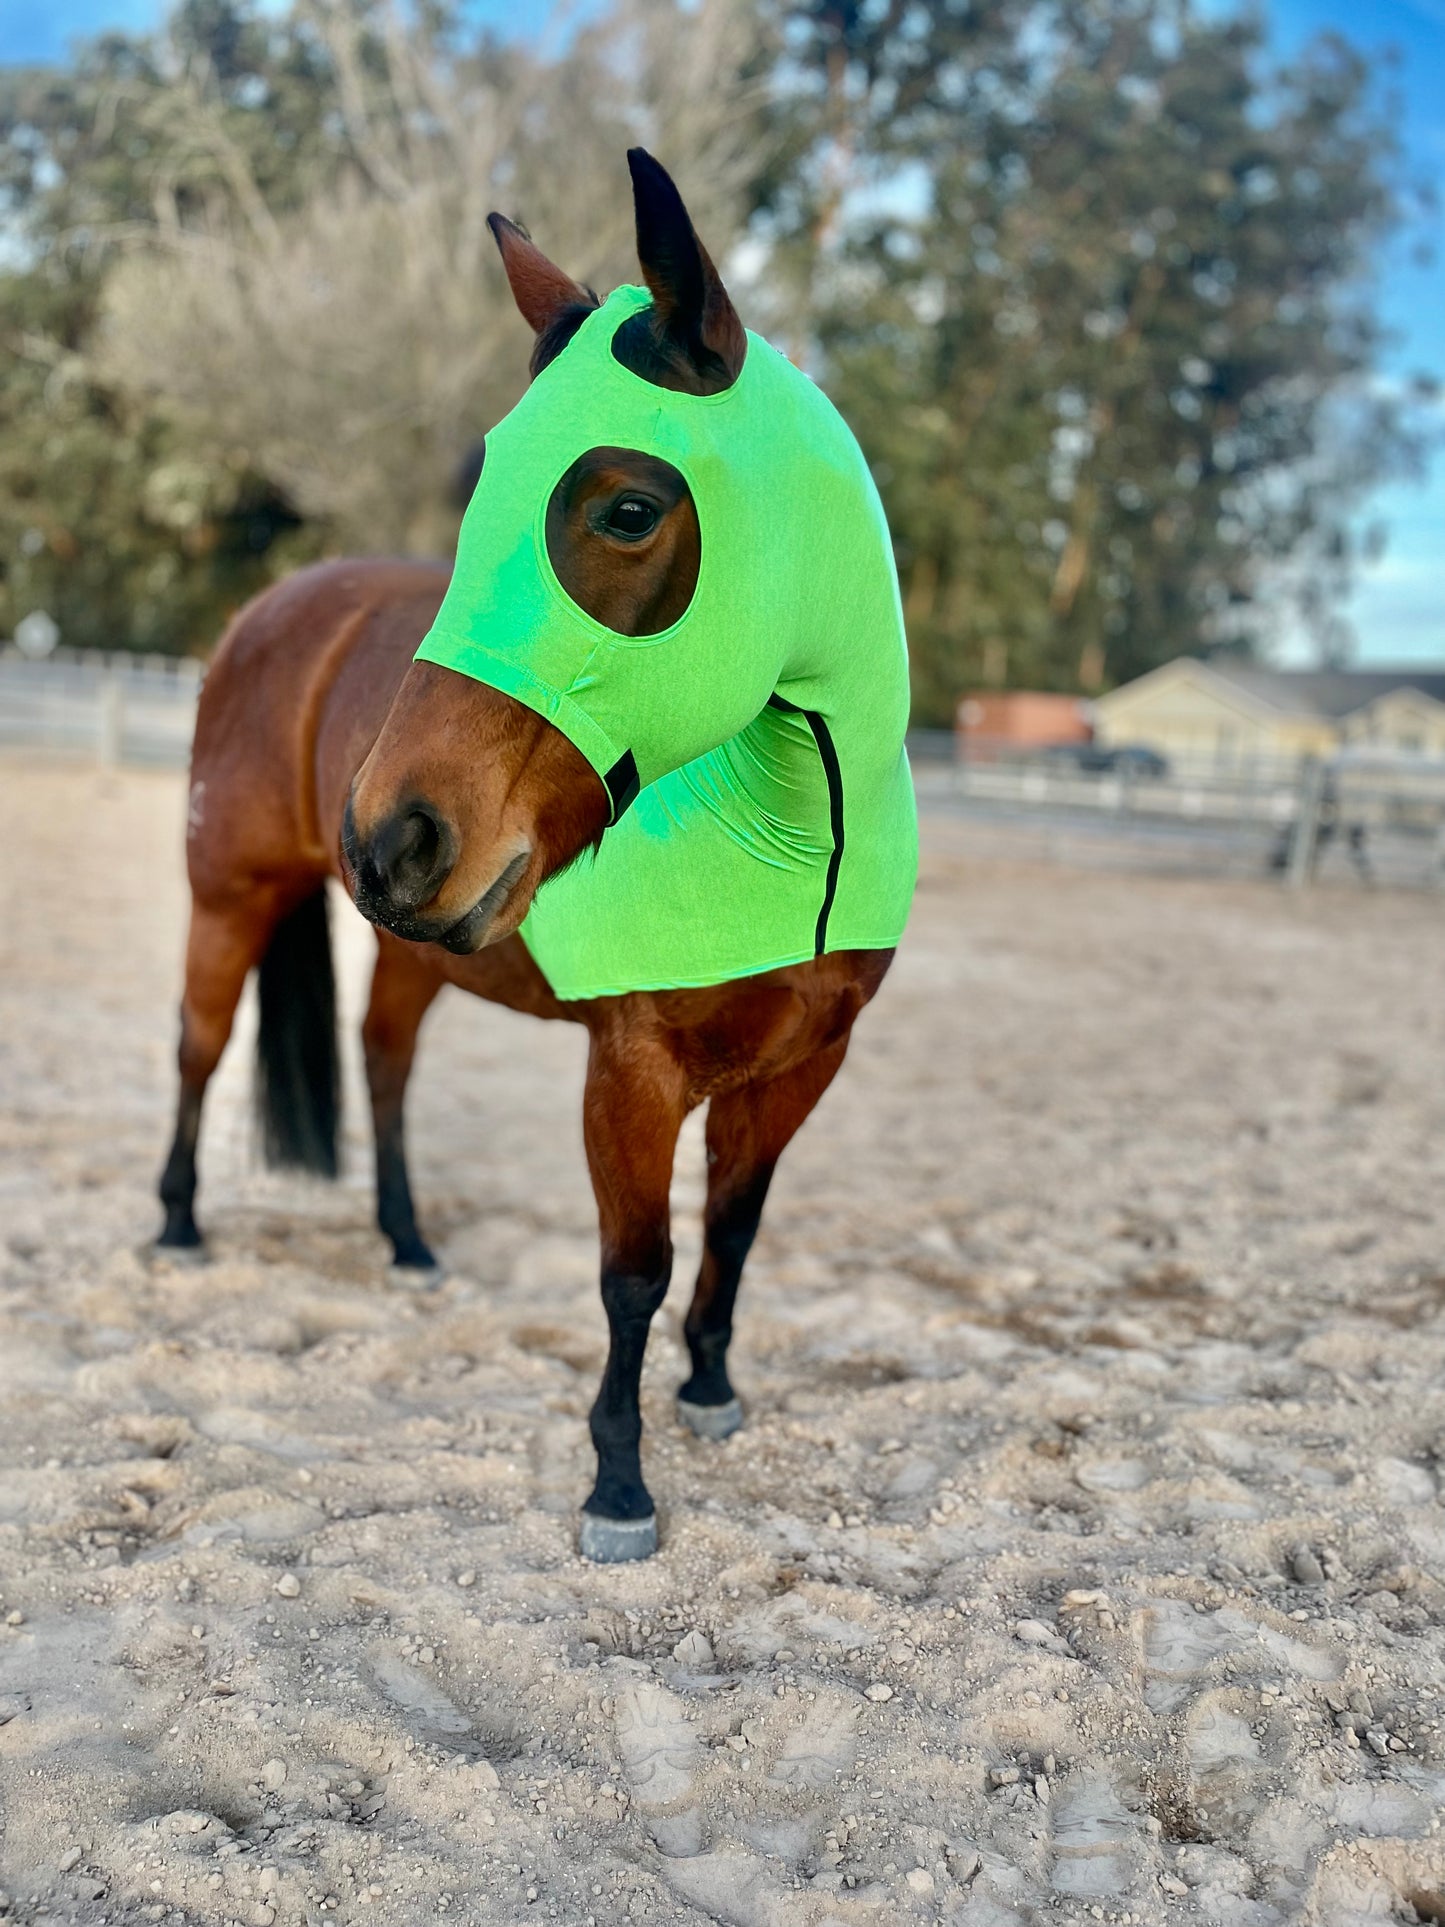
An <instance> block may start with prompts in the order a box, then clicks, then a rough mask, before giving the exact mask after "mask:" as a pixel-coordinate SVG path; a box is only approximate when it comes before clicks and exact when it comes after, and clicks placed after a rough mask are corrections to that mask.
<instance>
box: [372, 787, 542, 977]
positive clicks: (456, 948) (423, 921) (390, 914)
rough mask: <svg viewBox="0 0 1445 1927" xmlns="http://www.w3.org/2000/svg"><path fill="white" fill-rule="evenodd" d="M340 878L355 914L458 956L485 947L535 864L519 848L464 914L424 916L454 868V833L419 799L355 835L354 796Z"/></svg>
mask: <svg viewBox="0 0 1445 1927" xmlns="http://www.w3.org/2000/svg"><path fill="white" fill-rule="evenodd" d="M341 853H342V858H343V866H342V867H343V878H344V881H345V882H346V885H347V888H348V889H349V890H350V892H351V896H352V900H353V901H354V902H355V904H356V907H357V909H358V910H359V911H360V912H361V914H362V915H363V916H364V917H365V918H367V919H368V921H369V922H371V923H374V924H377V925H378V926H379V927H380V928H381V929H383V930H389V931H390V932H391V934H392V935H393V936H394V937H402V938H404V939H405V940H406V941H407V942H408V943H439V944H441V945H442V946H443V947H444V948H445V949H447V950H450V951H452V952H453V953H454V954H455V955H456V956H459V957H465V956H469V955H470V954H471V952H472V951H474V950H480V949H481V947H482V945H483V944H484V943H485V942H486V940H487V931H488V929H489V928H490V926H491V925H492V923H493V922H494V921H495V920H496V918H497V916H498V914H499V912H500V911H501V910H502V908H503V906H504V905H505V903H506V901H507V899H508V897H509V896H510V895H511V893H512V891H513V889H514V888H515V887H516V885H517V883H518V881H519V880H520V878H521V876H522V873H523V872H524V871H525V869H526V868H527V865H528V864H529V863H530V862H531V860H532V852H531V849H530V847H528V848H526V849H523V850H519V851H518V852H517V853H516V854H515V855H514V856H513V857H512V858H511V860H510V862H508V864H507V866H506V868H505V869H504V870H503V871H502V872H501V874H500V875H499V876H498V877H496V878H495V879H494V880H493V881H492V883H490V884H489V885H488V886H487V888H486V889H485V890H484V891H483V892H482V894H481V896H480V897H479V898H478V899H477V901H476V902H475V903H474V904H473V905H472V907H471V909H470V910H468V911H467V912H466V913H465V914H464V915H463V916H460V917H456V918H451V917H448V916H446V915H441V916H438V915H436V914H435V913H433V914H432V915H430V916H428V915H425V914H422V907H423V905H425V904H428V903H431V902H432V901H433V900H434V899H435V897H436V896H437V894H438V892H439V891H440V890H441V889H442V887H443V885H444V884H445V883H446V881H447V879H448V878H449V877H450V876H451V874H452V871H453V870H454V869H455V868H456V863H457V857H458V854H459V846H458V840H457V835H456V832H455V831H454V830H453V829H452V826H451V825H450V824H449V823H448V822H447V820H446V819H445V817H443V816H442V815H441V814H440V812H439V811H437V810H436V809H434V808H433V807H432V806H431V805H430V804H429V803H427V802H426V801H425V800H424V799H420V798H414V799H412V800H411V801H409V802H407V803H405V804H403V805H402V806H401V807H400V808H398V809H397V810H395V811H393V812H392V813H391V814H390V815H389V816H386V817H383V818H382V820H381V822H380V823H379V824H377V825H376V827H375V828H374V829H372V830H370V831H369V832H368V833H367V834H366V835H365V836H362V835H361V833H360V832H359V831H358V830H357V827H356V816H355V812H354V810H353V808H352V801H351V798H350V797H348V798H347V802H346V809H345V812H344V813H343V816H342V819H341Z"/></svg>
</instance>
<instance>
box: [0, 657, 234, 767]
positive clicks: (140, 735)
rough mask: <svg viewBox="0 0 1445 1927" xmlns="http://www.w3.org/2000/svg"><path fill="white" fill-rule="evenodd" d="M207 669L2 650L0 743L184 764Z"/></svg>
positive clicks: (172, 662) (163, 660)
mask: <svg viewBox="0 0 1445 1927" xmlns="http://www.w3.org/2000/svg"><path fill="white" fill-rule="evenodd" d="M203 674H204V671H203V668H202V665H201V664H200V663H198V662H195V661H192V660H190V659H189V658H176V657H173V656H134V655H129V654H126V653H124V652H122V651H114V652H104V653H103V652H101V651H99V650H88V649H87V650H78V649H68V650H62V649H57V650H56V652H55V653H54V655H52V656H47V657H45V658H44V660H43V661H40V662H36V661H33V660H32V659H31V658H30V657H28V656H23V655H21V653H20V651H19V650H18V649H0V743H9V744H22V745H30V746H34V747H36V748H45V749H68V750H74V751H76V752H78V753H81V754H87V753H88V754H90V755H92V756H94V757H96V758H97V759H98V761H100V762H101V763H105V764H113V763H143V764H150V765H153V766H156V767H162V768H177V767H178V768H182V769H183V768H184V767H185V766H186V764H187V762H188V761H189V760H190V753H191V735H192V732H193V730H194V729H195V724H196V694H197V691H198V690H199V689H200V686H201V678H202V675H203Z"/></svg>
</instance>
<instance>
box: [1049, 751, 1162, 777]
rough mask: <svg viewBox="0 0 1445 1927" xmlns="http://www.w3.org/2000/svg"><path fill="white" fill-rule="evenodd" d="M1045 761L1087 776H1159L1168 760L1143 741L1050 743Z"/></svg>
mask: <svg viewBox="0 0 1445 1927" xmlns="http://www.w3.org/2000/svg"><path fill="white" fill-rule="evenodd" d="M1044 755H1045V757H1046V758H1047V760H1048V761H1049V762H1051V763H1055V764H1067V765H1068V766H1069V767H1070V768H1073V769H1078V770H1085V771H1087V772H1088V774H1089V775H1091V776H1106V775H1107V776H1133V777H1161V776H1167V775H1168V774H1169V759H1168V758H1167V757H1165V756H1161V755H1160V754H1159V752H1158V750H1157V749H1149V748H1148V747H1147V746H1146V745H1145V744H1143V743H1122V744H1120V745H1119V747H1118V748H1117V749H1108V748H1106V747H1105V746H1104V745H1103V744H1102V743H1053V744H1051V745H1050V746H1049V748H1048V749H1046V750H1045V751H1044Z"/></svg>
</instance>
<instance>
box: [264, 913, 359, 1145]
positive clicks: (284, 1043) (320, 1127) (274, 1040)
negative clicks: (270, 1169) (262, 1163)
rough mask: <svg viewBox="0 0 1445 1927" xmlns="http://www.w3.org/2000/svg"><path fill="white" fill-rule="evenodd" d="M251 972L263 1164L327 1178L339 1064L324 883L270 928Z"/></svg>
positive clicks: (337, 1111)
mask: <svg viewBox="0 0 1445 1927" xmlns="http://www.w3.org/2000/svg"><path fill="white" fill-rule="evenodd" d="M257 974H258V977H259V980H260V992H261V1028H260V1032H259V1034H258V1036H257V1039H256V1111H257V1115H258V1116H259V1118H260V1123H261V1135H262V1141H263V1143H264V1146H265V1151H266V1162H267V1164H269V1165H272V1166H278V1165H280V1166H289V1167H290V1168H292V1169H295V1170H301V1171H314V1172H316V1174H317V1175H318V1176H319V1177H323V1178H334V1177H335V1176H336V1175H337V1172H338V1171H339V1169H340V1164H341V1159H340V1150H339V1143H338V1139H339V1126H340V1122H341V1060H340V1057H339V1055H338V1053H337V1048H336V983H335V979H334V977H333V975H332V970H331V932H330V929H329V927H328V925H327V919H326V886H325V885H324V884H323V885H322V886H321V888H320V889H319V890H317V891H316V892H315V894H314V895H313V896H309V897H307V898H306V899H305V901H304V902H302V903H298V904H297V906H296V908H295V909H294V910H292V911H291V912H290V914H289V915H287V916H285V917H283V918H282V919H281V921H280V923H278V924H277V926H276V929H275V933H274V934H273V936H272V938H271V942H270V944H269V946H268V947H267V950H266V954H265V956H264V957H263V958H262V959H261V968H260V970H259V972H258V973H257Z"/></svg>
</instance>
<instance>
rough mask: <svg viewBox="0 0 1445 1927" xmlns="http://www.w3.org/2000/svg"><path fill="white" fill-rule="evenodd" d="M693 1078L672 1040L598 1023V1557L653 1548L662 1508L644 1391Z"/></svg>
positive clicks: (591, 1065)
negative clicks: (603, 1347)
mask: <svg viewBox="0 0 1445 1927" xmlns="http://www.w3.org/2000/svg"><path fill="white" fill-rule="evenodd" d="M687 1110H688V1102H687V1091H686V1083H685V1079H684V1077H683V1073H682V1071H681V1069H680V1067H679V1066H678V1065H677V1064H676V1063H675V1062H674V1060H673V1058H672V1057H671V1055H670V1053H669V1052H668V1050H667V1049H666V1047H665V1045H662V1044H660V1043H654V1042H650V1041H649V1042H644V1041H640V1040H638V1039H636V1038H634V1039H633V1040H631V1041H627V1040H624V1039H623V1038H622V1037H621V1036H620V1035H619V1036H618V1037H616V1038H611V1037H608V1036H602V1037H599V1036H598V1035H596V1034H594V1036H593V1040H592V1053H591V1057H590V1059H589V1062H588V1067H587V1089H586V1096H585V1098H584V1100H583V1132H584V1136H585V1139H586V1145H587V1163H588V1168H589V1170H590V1171H591V1174H592V1188H593V1191H594V1192H595V1193H596V1197H597V1216H598V1225H599V1229H600V1232H601V1240H602V1303H603V1307H604V1308H605V1310H606V1312H607V1325H608V1333H609V1340H610V1342H609V1345H608V1351H607V1368H606V1370H605V1372H604V1373H603V1375H602V1388H601V1390H600V1391H599V1392H598V1394H597V1402H596V1404H595V1405H594V1406H593V1407H592V1443H593V1444H594V1445H595V1446H596V1448H597V1483H596V1485H595V1486H594V1487H593V1488H592V1496H591V1498H589V1499H588V1501H587V1503H586V1505H585V1507H584V1508H583V1512H582V1533H581V1548H582V1552H583V1554H584V1555H585V1556H586V1557H587V1558H589V1559H595V1560H597V1561H598V1562H599V1563H607V1564H610V1563H613V1562H615V1561H617V1560H621V1559H645V1558H647V1557H648V1555H649V1554H650V1553H652V1552H655V1551H656V1549H657V1518H656V1515H655V1513H654V1511H653V1506H652V1497H651V1494H650V1493H649V1492H648V1490H647V1486H646V1485H645V1483H644V1482H643V1477H642V1459H641V1451H640V1447H641V1442H642V1414H641V1412H640V1410H639V1408H638V1391H639V1387H640V1385H641V1381H642V1361H643V1357H644V1354H645V1353H646V1350H647V1334H648V1329H649V1327H650V1326H651V1324H652V1319H653V1314H654V1313H655V1312H656V1311H657V1308H658V1306H659V1305H661V1303H662V1301H663V1299H664V1298H665V1297H666V1295H667V1286H668V1280H669V1279H670V1277H671V1275H672V1236H671V1230H670V1225H669V1217H668V1188H669V1185H670V1183H671V1180H672V1160H673V1153H674V1151H675V1150H676V1148H677V1134H678V1131H679V1130H680V1128H681V1126H682V1120H683V1118H684V1117H685V1116H686V1114H687Z"/></svg>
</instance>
